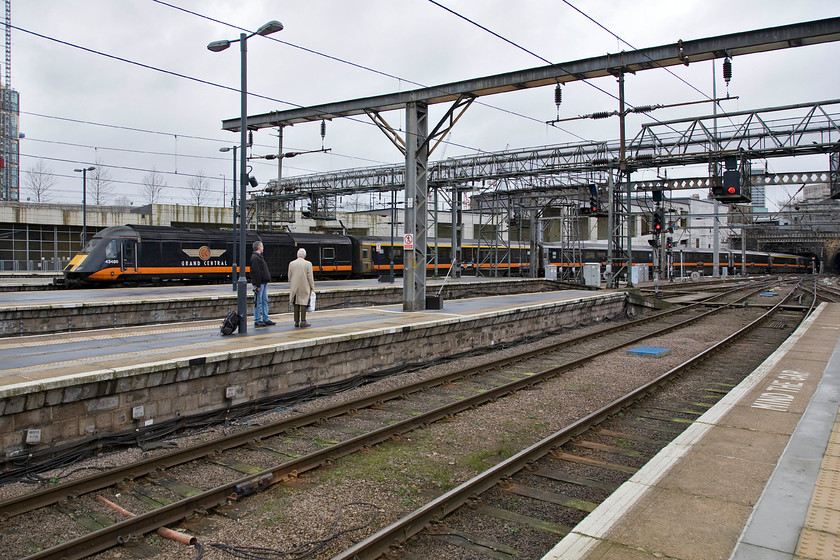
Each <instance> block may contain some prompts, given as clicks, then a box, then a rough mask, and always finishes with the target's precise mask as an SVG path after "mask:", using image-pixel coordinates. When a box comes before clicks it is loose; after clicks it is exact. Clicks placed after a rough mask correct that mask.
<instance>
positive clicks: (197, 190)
mask: <svg viewBox="0 0 840 560" xmlns="http://www.w3.org/2000/svg"><path fill="white" fill-rule="evenodd" d="M189 187H190V198H191V199H192V201H193V202H195V205H196V206H201V205H202V203H204V204H207V202H208V200H209V199H210V183H209V182H208V181H207V177H205V176H204V172H203V171H199V172H198V174H197V175H196V176H195V177H193V178H192V179H190V183H189Z"/></svg>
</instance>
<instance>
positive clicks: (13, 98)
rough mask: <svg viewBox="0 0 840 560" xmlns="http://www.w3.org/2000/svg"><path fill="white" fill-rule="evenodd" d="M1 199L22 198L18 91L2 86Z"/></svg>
mask: <svg viewBox="0 0 840 560" xmlns="http://www.w3.org/2000/svg"><path fill="white" fill-rule="evenodd" d="M0 97H2V99H0V200H11V201H17V200H20V140H19V138H20V131H19V128H18V123H19V121H20V105H19V96H18V92H16V91H15V90H13V89H11V88H9V87H2V88H0Z"/></svg>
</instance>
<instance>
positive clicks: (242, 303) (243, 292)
mask: <svg viewBox="0 0 840 560" xmlns="http://www.w3.org/2000/svg"><path fill="white" fill-rule="evenodd" d="M282 29H283V24H282V23H280V22H279V21H276V20H272V21H269V22H268V23H266V24H265V25H263V26H261V27H260V28H259V29H257V31H256V32H255V33H251V34H250V35H249V34H247V33H240V34H239V39H234V40H232V41H228V40H221V41H213V42H212V43H210V44H209V45H207V49H208V50H211V51H213V52H221V51H223V50H225V49H227V48H228V47H230V45H231V43H236V42H237V41H239V52H240V60H241V62H240V66H241V68H240V77H241V80H242V87H241V88H240V104H241V113H240V118H241V122H240V140H239V157H240V171H239V173H240V175H239V210H240V214H241V217H240V219H239V280H238V281H237V284H236V288H237V289H236V306H237V309H236V312H237V313H238V314H239V333H240V334H245V333H247V332H248V300H247V294H248V281H247V280H246V279H245V239H246V235H245V188H246V186H247V185H248V171H247V168H246V167H245V165H246V158H245V147H246V145H247V140H248V138H247V119H248V117H247V115H248V79H247V77H248V47H247V46H246V43H247V41H248V39H250V38H251V37H253V36H254V35H262V36H266V35H271V34H272V33H276V32H277V31H281V30H282ZM234 181H236V176H235V175H234ZM234 192H236V190H235V188H234Z"/></svg>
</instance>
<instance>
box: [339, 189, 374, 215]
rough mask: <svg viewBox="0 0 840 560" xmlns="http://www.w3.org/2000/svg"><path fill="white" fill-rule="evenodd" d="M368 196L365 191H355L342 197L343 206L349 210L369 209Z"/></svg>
mask: <svg viewBox="0 0 840 560" xmlns="http://www.w3.org/2000/svg"><path fill="white" fill-rule="evenodd" d="M370 207H371V206H370V197H369V195H367V194H365V193H355V194H351V195H349V196H345V197H344V208H346V209H347V210H349V211H350V212H359V211H361V210H369V209H370Z"/></svg>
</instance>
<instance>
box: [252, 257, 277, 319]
mask: <svg viewBox="0 0 840 560" xmlns="http://www.w3.org/2000/svg"><path fill="white" fill-rule="evenodd" d="M262 253H263V244H262V241H254V252H253V253H251V285H252V286H254V326H255V327H268V326H270V325H275V324H276V323H275V322H274V321H272V320H271V319H269V318H268V283H269V282H271V272H270V271H269V270H268V263H266V262H265V258H264V257H263V254H262Z"/></svg>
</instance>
